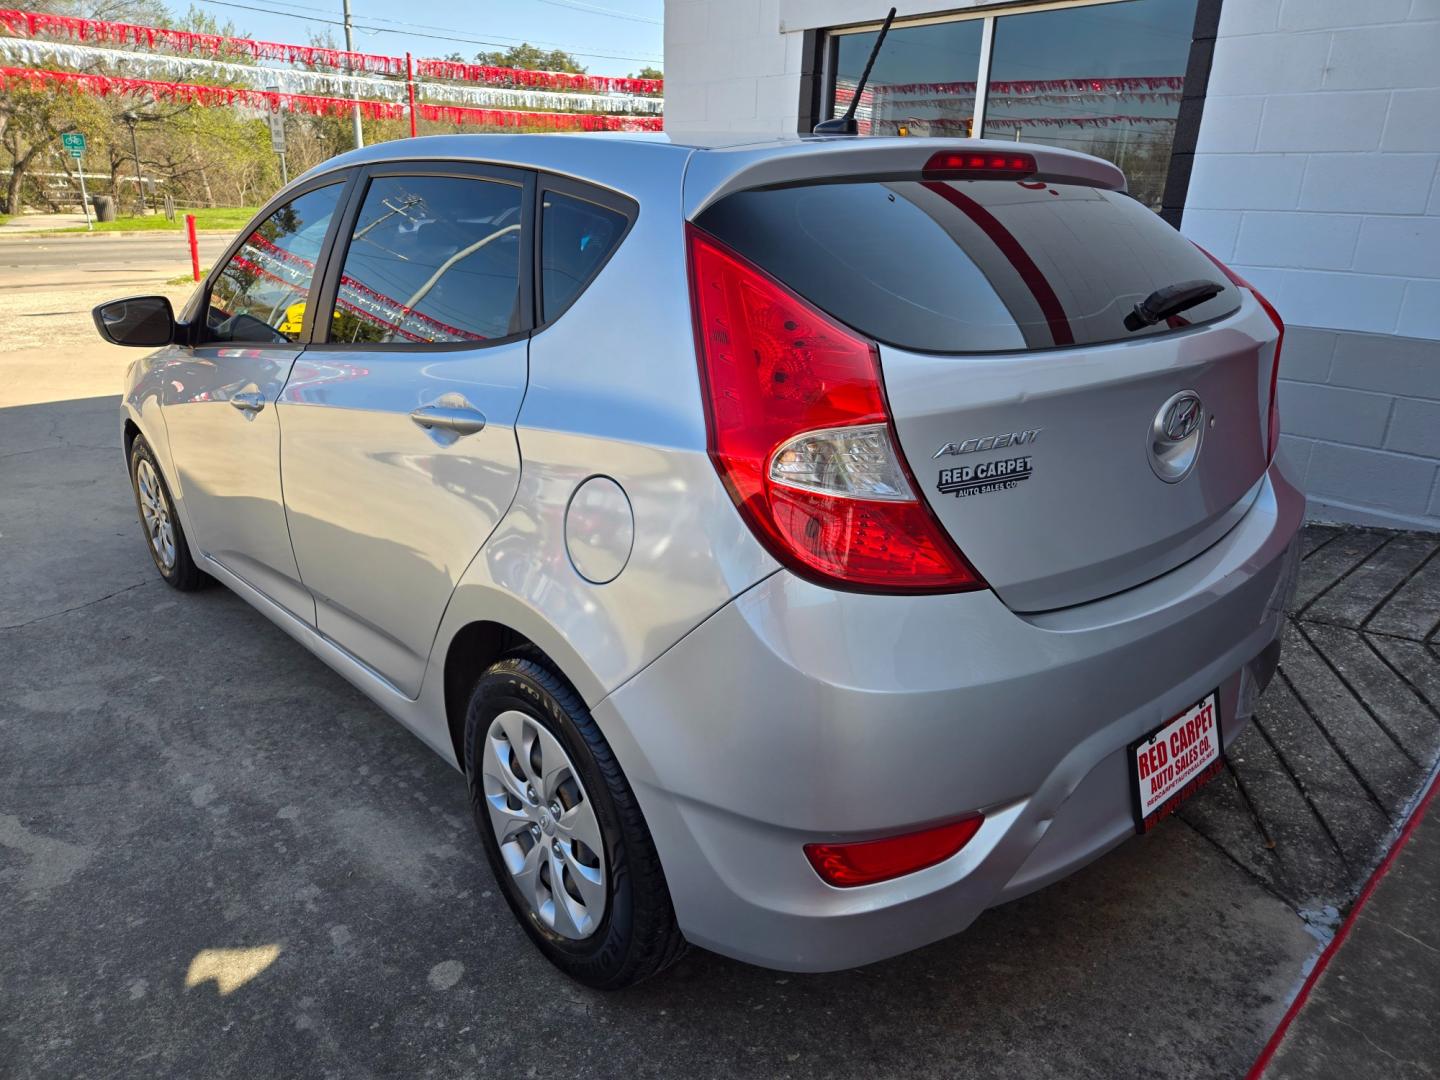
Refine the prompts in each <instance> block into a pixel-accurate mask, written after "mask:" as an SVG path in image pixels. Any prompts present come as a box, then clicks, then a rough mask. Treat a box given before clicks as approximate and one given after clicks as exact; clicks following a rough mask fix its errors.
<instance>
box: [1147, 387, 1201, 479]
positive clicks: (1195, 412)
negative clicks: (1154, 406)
mask: <svg viewBox="0 0 1440 1080" xmlns="http://www.w3.org/2000/svg"><path fill="white" fill-rule="evenodd" d="M1204 420H1205V405H1204V403H1202V402H1201V400H1200V395H1199V394H1197V393H1195V391H1193V390H1181V391H1180V392H1179V393H1178V394H1175V395H1174V396H1172V397H1171V398H1170V399H1169V400H1168V401H1166V402H1165V404H1163V405H1161V406H1160V409H1159V411H1158V412H1157V413H1156V414H1155V419H1153V420H1152V421H1151V422H1150V439H1149V444H1148V446H1147V447H1146V449H1147V450H1148V451H1149V455H1150V468H1151V469H1152V470H1153V471H1154V473H1155V475H1156V476H1158V477H1159V478H1160V479H1161V480H1164V481H1165V482H1166V483H1167V484H1178V483H1179V482H1180V481H1181V480H1184V479H1185V477H1187V476H1189V475H1190V471H1191V470H1192V469H1193V468H1195V462H1196V461H1197V460H1199V457H1200V442H1201V440H1202V439H1203V438H1204V435H1205V424H1204ZM1212 422H1213V421H1212Z"/></svg>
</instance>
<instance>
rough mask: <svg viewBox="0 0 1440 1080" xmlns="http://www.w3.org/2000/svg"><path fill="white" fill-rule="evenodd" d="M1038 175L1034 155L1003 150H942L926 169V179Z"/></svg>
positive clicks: (989, 178) (1022, 177)
mask: <svg viewBox="0 0 1440 1080" xmlns="http://www.w3.org/2000/svg"><path fill="white" fill-rule="evenodd" d="M1035 172H1036V165H1035V158H1034V156H1033V155H1031V154H1015V153H1011V154H1007V153H1006V152H1005V151H1003V150H985V151H978V150H941V151H939V152H938V153H936V154H932V155H931V156H930V160H929V161H927V162H925V168H924V170H923V174H924V177H925V179H926V180H1024V179H1025V178H1026V177H1027V176H1034V175H1035Z"/></svg>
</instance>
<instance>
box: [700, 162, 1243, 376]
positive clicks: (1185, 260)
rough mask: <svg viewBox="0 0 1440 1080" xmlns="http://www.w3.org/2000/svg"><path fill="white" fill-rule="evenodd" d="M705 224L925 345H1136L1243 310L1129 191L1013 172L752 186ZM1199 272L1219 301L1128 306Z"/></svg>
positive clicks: (859, 320)
mask: <svg viewBox="0 0 1440 1080" xmlns="http://www.w3.org/2000/svg"><path fill="white" fill-rule="evenodd" d="M696 224H697V225H699V226H700V227H701V228H703V229H705V230H707V231H708V232H710V233H711V234H713V235H714V236H716V237H718V238H719V239H720V240H722V241H724V242H725V243H726V244H729V245H730V246H731V247H732V248H734V249H735V250H736V251H738V252H740V254H742V255H744V256H746V257H747V258H749V259H751V260H752V261H753V262H755V263H757V264H758V265H759V266H761V267H762V268H764V269H765V270H767V271H769V272H770V273H771V274H773V275H774V276H775V277H777V278H779V279H780V280H781V281H783V282H784V283H785V284H786V285H788V286H790V288H792V289H794V290H795V291H796V292H798V293H799V294H800V295H801V296H803V297H805V298H806V299H807V300H809V301H810V302H811V303H813V304H815V305H816V306H817V307H819V308H821V309H822V310H824V311H826V312H828V313H829V314H831V315H833V316H834V317H835V318H837V319H839V320H840V321H841V322H844V323H847V324H849V325H850V326H853V327H854V328H855V329H857V330H859V331H860V332H862V333H864V334H867V335H868V336H870V337H873V338H875V339H876V340H878V341H882V342H886V343H888V344H892V345H897V346H900V347H901V348H906V349H916V350H921V351H926V352H954V353H969V352H1001V351H1010V350H1026V349H1047V348H1057V347H1067V346H1083V345H1094V344H1099V343H1102V342H1113V341H1129V340H1133V339H1136V338H1139V337H1143V336H1146V335H1151V334H1163V333H1168V332H1171V331H1173V330H1176V329H1180V328H1183V327H1184V326H1189V325H1194V324H1196V323H1202V322H1208V321H1210V320H1213V319H1218V318H1221V317H1223V316H1225V315H1229V314H1231V313H1232V312H1234V311H1235V310H1236V309H1237V308H1238V307H1239V305H1240V295H1239V292H1238V291H1237V290H1236V288H1235V287H1234V286H1233V285H1231V284H1230V282H1229V281H1228V280H1227V279H1226V278H1225V275H1224V274H1222V273H1221V272H1220V271H1219V269H1218V268H1217V267H1216V266H1215V264H1214V263H1212V262H1211V261H1210V260H1209V259H1207V258H1206V257H1205V256H1204V255H1203V254H1202V253H1201V252H1200V251H1199V250H1197V249H1196V248H1195V247H1194V245H1192V244H1191V243H1190V242H1189V241H1187V240H1186V239H1185V238H1184V237H1182V236H1181V235H1180V234H1179V233H1177V232H1175V230H1174V229H1172V228H1170V226H1168V225H1166V224H1165V223H1164V222H1163V221H1162V220H1161V219H1160V218H1159V217H1157V216H1156V215H1155V214H1154V213H1152V212H1151V211H1150V210H1148V209H1146V208H1145V207H1144V206H1141V205H1140V204H1139V203H1138V202H1136V201H1135V200H1134V199H1132V198H1130V197H1129V196H1128V195H1124V194H1121V193H1118V192H1113V191H1101V190H1098V189H1096V188H1090V187H1082V186H1077V185H1061V184H1042V183H1038V182H1037V183H1024V182H1022V183H1016V182H1013V181H993V180H991V181H953V182H939V181H925V182H922V181H914V180H896V181H888V182H879V181H877V182H866V183H838V184H810V185H797V186H793V187H784V188H771V189H761V190H756V191H743V192H739V193H737V194H734V195H730V196H728V197H726V198H724V199H722V200H721V201H720V202H718V203H716V204H715V205H714V206H712V207H710V208H709V209H707V210H706V211H705V212H704V213H703V214H701V215H700V217H699V218H697V219H696ZM1196 279H1203V280H1207V281H1213V282H1215V283H1216V284H1217V285H1221V286H1223V288H1222V291H1221V292H1220V293H1219V294H1218V295H1216V296H1215V297H1214V298H1213V299H1211V300H1208V301H1206V302H1205V303H1203V304H1200V305H1199V306H1197V307H1192V308H1190V309H1189V310H1187V311H1185V312H1183V313H1182V314H1180V315H1176V316H1172V317H1171V318H1170V319H1168V320H1165V321H1162V322H1160V323H1158V324H1156V325H1154V326H1149V327H1144V328H1141V329H1139V330H1135V331H1132V330H1129V329H1127V328H1126V326H1125V316H1126V315H1127V314H1129V313H1130V312H1131V311H1132V310H1133V308H1134V307H1135V305H1136V304H1137V303H1138V302H1139V301H1141V300H1144V299H1145V298H1146V297H1147V296H1149V295H1150V294H1151V293H1152V292H1153V291H1154V290H1156V289H1158V288H1161V287H1163V286H1167V285H1174V284H1177V283H1179V282H1184V281H1193V280H1196Z"/></svg>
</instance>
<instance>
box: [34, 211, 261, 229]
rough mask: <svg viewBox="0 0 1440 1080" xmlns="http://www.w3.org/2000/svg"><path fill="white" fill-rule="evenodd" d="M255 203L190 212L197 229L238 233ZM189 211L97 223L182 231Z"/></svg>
mask: <svg viewBox="0 0 1440 1080" xmlns="http://www.w3.org/2000/svg"><path fill="white" fill-rule="evenodd" d="M257 209H259V208H258V207H255V206H240V207H216V208H213V209H202V210H191V211H188V213H192V214H194V215H195V227H196V228H197V229H226V230H228V231H230V232H235V231H237V230H239V229H240V228H242V227H243V226H245V225H246V224H248V223H249V221H250V219H251V218H253V217H254V216H255V211H256V210H257ZM186 212H187V211H180V210H176V211H175V220H174V221H167V220H165V215H164V214H147V215H146V216H144V217H117V218H116V219H115V220H114V221H98V222H96V223H95V231H96V232H150V231H153V230H160V229H166V230H173V231H176V232H180V231H183V230H184V228H185V213H186ZM55 231H56V232H67V233H70V232H86V231H88V230H87V229H86V228H85V226H84V225H77V226H75V227H73V228H65V229H56V230H55Z"/></svg>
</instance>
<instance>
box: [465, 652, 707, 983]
mask: <svg viewBox="0 0 1440 1080" xmlns="http://www.w3.org/2000/svg"><path fill="white" fill-rule="evenodd" d="M465 775H466V777H467V779H468V782H469V787H470V805H471V810H472V812H473V813H474V815H475V824H476V827H477V828H478V829H479V830H480V835H481V838H482V840H483V842H484V844H485V850H486V853H487V854H488V855H489V857H490V865H491V867H492V868H493V869H494V872H495V878H496V880H497V881H498V882H499V884H500V889H501V891H502V892H503V893H504V894H505V899H506V901H507V902H508V903H509V904H510V908H511V910H512V911H514V912H515V916H516V918H518V919H519V920H520V923H521V925H522V926H524V927H525V931H526V933H528V934H529V935H530V938H531V940H532V941H534V942H535V944H536V945H537V946H538V947H539V949H540V951H541V952H542V953H544V954H545V956H546V957H547V958H548V959H549V960H550V961H551V962H552V963H553V964H555V966H556V967H558V968H560V970H562V971H564V972H565V973H566V974H567V975H569V976H571V977H572V978H574V979H576V980H578V981H579V982H582V983H585V984H586V985H587V986H592V987H595V988H597V989H602V990H612V989H620V988H622V987H625V986H630V985H633V984H634V983H637V982H639V981H640V980H642V979H646V978H649V977H650V976H651V975H654V974H656V973H657V972H659V971H661V970H663V969H664V968H666V967H668V966H669V965H670V964H672V963H674V962H675V960H677V959H679V957H680V955H681V954H682V953H683V952H684V949H685V939H684V938H683V937H681V935H680V930H679V928H678V926H677V925H676V923H675V913H674V909H673V908H672V906H671V903H670V893H669V890H668V889H667V888H666V885H665V877H664V874H663V873H662V872H661V869H660V860H659V857H658V856H657V855H656V853H655V845H654V843H653V842H652V841H651V839H650V832H649V830H648V829H647V828H646V826H645V820H644V818H643V817H642V816H641V814H640V808H639V806H638V805H637V804H636V802H635V796H634V793H633V792H632V791H631V790H630V786H629V784H628V783H627V782H626V780H625V777H624V775H623V774H622V773H621V771H620V766H619V764H618V763H617V762H616V761H615V758H614V756H613V755H612V754H611V752H610V747H609V746H608V745H607V744H606V742H605V740H604V738H603V737H602V736H601V734H600V731H599V728H598V727H597V726H596V725H595V721H594V720H593V719H592V718H591V716H590V713H589V711H588V710H587V709H586V708H585V704H584V702H583V701H581V700H580V697H579V695H577V694H576V693H575V691H574V690H573V689H571V688H570V686H569V685H568V684H567V683H566V682H565V681H564V680H563V679H561V678H560V677H559V676H558V675H556V674H555V673H554V672H553V671H551V670H550V669H549V668H547V667H546V666H545V665H544V664H542V663H540V662H539V661H538V660H537V659H535V658H533V657H531V656H529V655H526V656H515V657H509V658H507V659H505V660H501V661H500V662H498V663H496V664H495V665H493V666H492V667H491V668H490V669H489V670H488V671H486V673H485V674H484V675H483V676H482V677H481V679H480V681H479V682H478V683H477V684H476V686H475V690H474V692H473V693H472V694H471V697H470V705H469V709H468V711H467V713H466V721H465Z"/></svg>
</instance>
